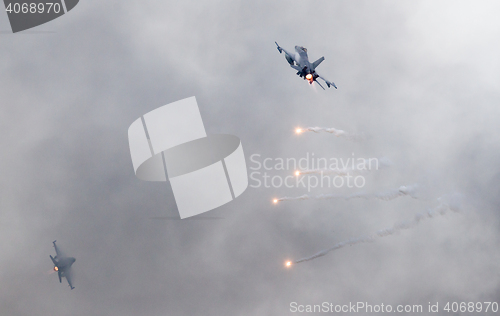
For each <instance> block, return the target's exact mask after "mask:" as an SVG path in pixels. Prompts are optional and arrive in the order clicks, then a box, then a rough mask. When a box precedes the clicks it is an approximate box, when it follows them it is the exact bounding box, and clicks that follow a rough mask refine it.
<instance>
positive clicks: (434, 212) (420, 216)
mask: <svg viewBox="0 0 500 316" xmlns="http://www.w3.org/2000/svg"><path fill="white" fill-rule="evenodd" d="M456 196H457V195H455V197H456ZM438 201H440V202H441V204H439V205H438V206H437V207H435V208H432V209H429V210H428V211H426V212H423V213H417V214H416V215H415V217H414V218H413V219H411V220H407V221H402V222H398V223H396V224H395V225H394V226H392V227H390V228H386V229H382V230H379V231H378V232H376V233H375V234H373V235H370V236H362V237H358V238H351V239H348V240H345V241H341V242H339V243H337V244H335V245H333V247H331V248H328V249H325V250H321V251H319V252H317V253H315V254H314V255H312V256H309V257H304V258H302V259H299V260H296V261H295V262H294V263H301V262H304V261H310V260H313V259H316V258H319V257H323V256H324V255H326V254H327V253H329V252H331V251H334V250H337V249H340V248H343V247H345V246H352V245H356V244H361V243H367V242H373V241H375V240H376V239H377V238H382V237H386V236H390V235H394V234H395V233H397V232H399V231H401V230H403V229H410V228H413V227H415V226H416V225H418V224H419V223H420V222H421V221H422V220H424V219H425V218H433V217H435V216H438V215H445V214H446V213H447V212H448V210H451V211H454V212H457V211H459V209H460V206H459V203H458V202H459V201H458V200H457V199H455V201H451V203H445V202H443V198H439V199H438Z"/></svg>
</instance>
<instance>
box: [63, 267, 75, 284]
mask: <svg viewBox="0 0 500 316" xmlns="http://www.w3.org/2000/svg"><path fill="white" fill-rule="evenodd" d="M72 275H73V273H72V271H71V267H69V268H67V269H66V271H64V276H65V277H66V280H67V281H68V284H69V287H70V288H71V289H74V288H75V287H74V286H73V284H71V279H72V278H73V277H72Z"/></svg>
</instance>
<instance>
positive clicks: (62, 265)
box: [50, 240, 76, 289]
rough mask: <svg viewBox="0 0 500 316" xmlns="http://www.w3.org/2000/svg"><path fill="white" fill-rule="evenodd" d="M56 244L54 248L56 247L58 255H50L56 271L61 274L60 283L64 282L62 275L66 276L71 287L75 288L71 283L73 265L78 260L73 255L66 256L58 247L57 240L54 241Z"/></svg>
mask: <svg viewBox="0 0 500 316" xmlns="http://www.w3.org/2000/svg"><path fill="white" fill-rule="evenodd" d="M52 243H53V244H54V248H55V249H56V256H55V257H52V256H50V259H52V262H53V263H54V271H56V272H57V275H58V276H59V283H61V282H62V277H65V278H66V280H67V281H68V284H69V287H70V288H71V289H74V287H73V285H72V284H71V265H72V264H73V263H74V262H75V261H76V259H75V258H73V257H66V256H65V255H64V254H63V253H62V252H61V251H60V250H59V248H57V245H56V241H55V240H54V241H53V242H52Z"/></svg>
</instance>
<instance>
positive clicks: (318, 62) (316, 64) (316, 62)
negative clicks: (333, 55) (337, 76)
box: [312, 57, 325, 69]
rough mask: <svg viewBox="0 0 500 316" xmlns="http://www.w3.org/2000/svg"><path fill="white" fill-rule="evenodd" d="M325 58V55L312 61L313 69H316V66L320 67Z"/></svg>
mask: <svg viewBox="0 0 500 316" xmlns="http://www.w3.org/2000/svg"><path fill="white" fill-rule="evenodd" d="M323 60H325V57H321V58H320V59H318V60H316V61H315V62H313V63H312V67H313V69H316V67H318V65H319V64H321V62H322V61H323Z"/></svg>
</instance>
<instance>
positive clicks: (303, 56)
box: [274, 42, 337, 90]
mask: <svg viewBox="0 0 500 316" xmlns="http://www.w3.org/2000/svg"><path fill="white" fill-rule="evenodd" d="M274 43H276V42H274ZM276 46H277V47H278V51H279V52H280V54H281V53H282V52H285V59H286V61H288V63H289V64H290V67H292V68H293V69H295V70H297V75H299V76H300V77H301V78H304V80H307V81H308V82H309V84H312V83H313V82H316V83H317V84H318V85H319V86H320V87H321V88H323V86H322V85H321V84H320V83H319V81H317V80H316V79H318V78H321V79H322V80H323V81H324V82H325V83H326V85H327V86H328V88H330V86H333V87H334V88H335V89H337V86H336V85H335V83H333V82H331V81H328V80H326V79H325V78H323V77H321V76H320V75H319V74H318V73H317V72H316V67H318V65H319V64H321V62H322V61H323V60H325V57H321V58H320V59H318V60H316V61H315V62H313V63H310V62H309V58H308V57H307V48H305V47H302V46H295V52H290V51H287V50H285V49H284V48H282V47H280V46H279V45H278V43H276ZM323 90H325V88H323Z"/></svg>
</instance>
